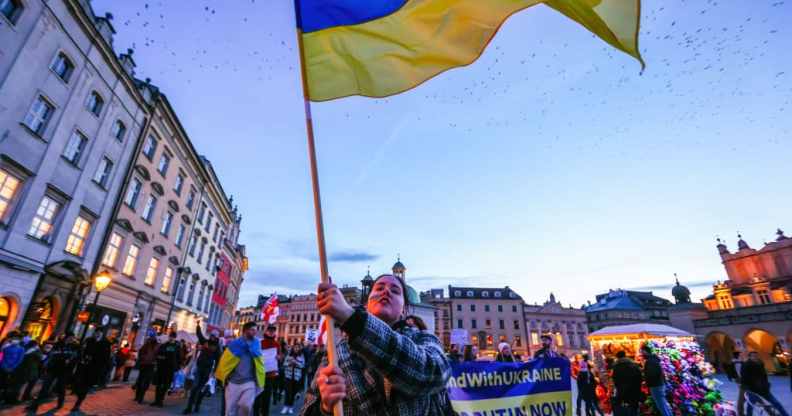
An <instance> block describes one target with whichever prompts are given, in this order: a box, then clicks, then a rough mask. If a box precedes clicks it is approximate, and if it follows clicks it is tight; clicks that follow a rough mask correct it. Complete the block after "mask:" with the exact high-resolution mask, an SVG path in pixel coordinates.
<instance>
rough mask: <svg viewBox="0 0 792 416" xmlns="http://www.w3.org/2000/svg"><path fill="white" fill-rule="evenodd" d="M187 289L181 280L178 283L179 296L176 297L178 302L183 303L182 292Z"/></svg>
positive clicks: (184, 281)
mask: <svg viewBox="0 0 792 416" xmlns="http://www.w3.org/2000/svg"><path fill="white" fill-rule="evenodd" d="M186 289H187V281H186V280H185V279H181V281H180V282H179V294H178V295H177V296H176V297H177V298H178V299H179V302H184V292H185V291H186Z"/></svg>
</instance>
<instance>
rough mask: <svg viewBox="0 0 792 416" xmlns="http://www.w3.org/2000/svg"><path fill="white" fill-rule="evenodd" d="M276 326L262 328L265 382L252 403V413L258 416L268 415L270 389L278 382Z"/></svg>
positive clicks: (270, 398) (270, 400)
mask: <svg viewBox="0 0 792 416" xmlns="http://www.w3.org/2000/svg"><path fill="white" fill-rule="evenodd" d="M276 331H277V327H276V326H275V325H272V324H270V325H267V328H266V329H265V330H264V337H263V338H262V339H261V355H262V357H263V358H264V368H265V370H266V382H265V383H264V390H263V391H262V392H261V394H259V395H258V396H257V397H256V401H255V403H254V404H253V414H254V415H256V416H258V415H262V416H269V414H270V403H271V402H272V391H273V389H274V388H275V386H276V385H277V383H278V348H279V347H280V345H279V344H278V340H277V339H275V334H276Z"/></svg>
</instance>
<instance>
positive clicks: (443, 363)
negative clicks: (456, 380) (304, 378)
mask: <svg viewBox="0 0 792 416" xmlns="http://www.w3.org/2000/svg"><path fill="white" fill-rule="evenodd" d="M342 329H343V331H344V333H345V334H346V335H347V337H346V339H344V340H340V342H338V345H337V348H336V351H337V354H338V363H339V367H340V368H341V370H342V371H343V372H344V376H345V378H346V388H347V397H346V399H344V415H345V416H356V415H366V416H396V415H398V416H436V415H452V414H453V412H452V411H451V405H450V402H449V400H448V395H447V394H446V381H448V378H449V377H450V374H451V367H450V364H449V363H448V361H447V359H446V357H445V354H444V353H443V348H442V346H441V345H440V341H438V339H437V337H435V336H434V335H432V334H429V333H426V332H421V331H418V330H416V329H414V328H411V327H407V326H403V327H400V328H398V329H391V328H390V327H389V326H388V325H387V324H385V323H384V322H382V321H381V320H379V319H377V318H376V317H374V316H373V315H370V314H368V313H366V312H365V311H362V310H358V311H356V312H355V314H354V315H352V317H351V318H349V320H347V322H345V323H344V326H343V327H342ZM326 365H327V357H326V356H325V357H323V358H322V367H324V366H326ZM318 375H319V373H318V372H317V375H316V377H318ZM316 377H314V380H313V381H312V382H311V387H310V388H309V389H308V391H307V392H306V394H305V403H304V404H303V408H302V411H301V412H300V414H302V415H306V416H314V415H321V414H323V413H322V411H321V398H320V397H319V388H318V386H317V384H316Z"/></svg>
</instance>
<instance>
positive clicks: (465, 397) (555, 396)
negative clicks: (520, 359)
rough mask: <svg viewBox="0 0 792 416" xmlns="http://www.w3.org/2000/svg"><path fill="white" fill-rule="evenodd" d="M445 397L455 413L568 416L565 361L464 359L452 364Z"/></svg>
mask: <svg viewBox="0 0 792 416" xmlns="http://www.w3.org/2000/svg"><path fill="white" fill-rule="evenodd" d="M447 388H448V397H449V398H450V399H451V405H452V406H453V408H454V411H455V412H457V413H458V414H459V416H536V415H541V416H571V415H572V414H573V413H572V383H571V377H570V365H569V360H567V359H565V358H560V357H559V358H548V359H540V360H533V361H529V362H527V363H500V362H465V363H460V364H455V365H453V366H452V377H451V379H449V381H448V384H447Z"/></svg>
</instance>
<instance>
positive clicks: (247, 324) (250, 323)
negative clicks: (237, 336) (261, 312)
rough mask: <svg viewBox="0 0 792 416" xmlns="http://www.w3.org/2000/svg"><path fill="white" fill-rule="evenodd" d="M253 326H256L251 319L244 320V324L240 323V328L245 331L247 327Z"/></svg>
mask: <svg viewBox="0 0 792 416" xmlns="http://www.w3.org/2000/svg"><path fill="white" fill-rule="evenodd" d="M255 326H256V323H255V322H253V321H250V322H245V324H244V325H242V330H243V331H247V330H248V329H250V328H253V327H255Z"/></svg>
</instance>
